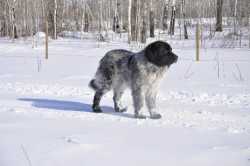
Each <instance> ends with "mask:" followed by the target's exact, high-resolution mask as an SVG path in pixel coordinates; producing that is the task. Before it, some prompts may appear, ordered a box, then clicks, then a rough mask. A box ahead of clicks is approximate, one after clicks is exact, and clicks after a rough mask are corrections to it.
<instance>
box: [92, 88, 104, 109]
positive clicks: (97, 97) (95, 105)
mask: <svg viewBox="0 0 250 166" xmlns="http://www.w3.org/2000/svg"><path fill="white" fill-rule="evenodd" d="M103 95H104V92H103V91H96V92H95V96H94V101H93V105H92V109H93V112H96V113H100V112H102V110H101V108H100V101H101V98H102V96H103Z"/></svg>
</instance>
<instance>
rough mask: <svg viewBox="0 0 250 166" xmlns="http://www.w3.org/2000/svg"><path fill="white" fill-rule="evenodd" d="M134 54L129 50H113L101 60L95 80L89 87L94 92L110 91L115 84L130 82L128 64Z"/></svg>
mask: <svg viewBox="0 0 250 166" xmlns="http://www.w3.org/2000/svg"><path fill="white" fill-rule="evenodd" d="M133 54H134V53H133V52H130V51H127V50H122V49H119V50H112V51H109V52H107V53H106V54H105V56H104V57H103V58H102V59H101V60H100V64H99V67H98V69H97V72H96V75H95V78H94V79H93V80H91V81H90V83H89V86H90V87H91V88H92V89H94V90H110V89H111V88H112V87H114V86H115V84H119V83H125V82H127V80H129V78H128V77H129V74H130V71H129V70H128V63H129V59H130V57H131V56H133Z"/></svg>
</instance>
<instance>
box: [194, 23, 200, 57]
mask: <svg viewBox="0 0 250 166" xmlns="http://www.w3.org/2000/svg"><path fill="white" fill-rule="evenodd" d="M195 41H196V61H199V60H200V25H199V23H197V24H196V34H195Z"/></svg>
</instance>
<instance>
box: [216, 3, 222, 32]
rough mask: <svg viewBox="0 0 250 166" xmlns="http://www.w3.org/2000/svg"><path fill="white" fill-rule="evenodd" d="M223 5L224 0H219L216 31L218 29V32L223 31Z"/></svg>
mask: <svg viewBox="0 0 250 166" xmlns="http://www.w3.org/2000/svg"><path fill="white" fill-rule="evenodd" d="M222 5H223V0H217V6H216V9H217V10H216V11H217V12H216V27H215V31H218V32H222Z"/></svg>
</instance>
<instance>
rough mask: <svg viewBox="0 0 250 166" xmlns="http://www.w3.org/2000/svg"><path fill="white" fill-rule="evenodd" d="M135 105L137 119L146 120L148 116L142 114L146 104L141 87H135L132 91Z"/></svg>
mask: <svg viewBox="0 0 250 166" xmlns="http://www.w3.org/2000/svg"><path fill="white" fill-rule="evenodd" d="M132 96H133V103H134V109H135V118H138V119H145V118H146V116H145V115H143V114H141V113H140V112H141V110H142V108H143V104H144V93H143V91H142V88H141V87H134V88H133V89H132Z"/></svg>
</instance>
